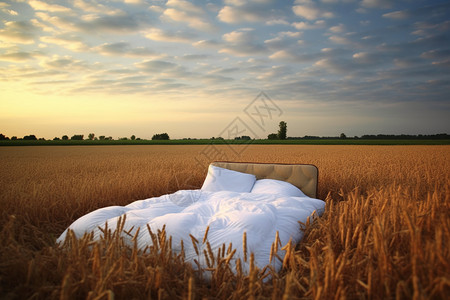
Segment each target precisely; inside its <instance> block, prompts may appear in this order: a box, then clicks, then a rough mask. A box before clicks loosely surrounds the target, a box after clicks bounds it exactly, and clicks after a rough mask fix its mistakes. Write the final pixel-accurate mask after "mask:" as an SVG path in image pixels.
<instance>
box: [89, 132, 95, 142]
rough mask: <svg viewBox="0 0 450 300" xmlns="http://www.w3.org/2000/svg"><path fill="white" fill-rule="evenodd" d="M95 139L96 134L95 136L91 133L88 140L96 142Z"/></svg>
mask: <svg viewBox="0 0 450 300" xmlns="http://www.w3.org/2000/svg"><path fill="white" fill-rule="evenodd" d="M94 137H95V134H94V133H89V135H88V139H89V140H91V141H93V140H94Z"/></svg>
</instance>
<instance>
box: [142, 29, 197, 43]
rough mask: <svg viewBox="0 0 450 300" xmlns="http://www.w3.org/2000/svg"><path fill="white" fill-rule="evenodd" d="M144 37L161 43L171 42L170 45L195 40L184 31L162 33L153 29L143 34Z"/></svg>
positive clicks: (193, 36) (190, 34)
mask: <svg viewBox="0 0 450 300" xmlns="http://www.w3.org/2000/svg"><path fill="white" fill-rule="evenodd" d="M145 37H146V38H148V39H150V40H154V41H161V42H171V43H191V42H192V41H193V39H194V38H195V35H194V34H192V33H188V32H184V31H175V32H173V31H164V30H162V29H157V28H153V29H151V30H149V31H148V32H147V33H145Z"/></svg>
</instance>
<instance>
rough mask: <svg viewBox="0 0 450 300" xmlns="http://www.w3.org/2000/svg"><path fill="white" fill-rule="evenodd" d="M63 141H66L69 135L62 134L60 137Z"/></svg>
mask: <svg viewBox="0 0 450 300" xmlns="http://www.w3.org/2000/svg"><path fill="white" fill-rule="evenodd" d="M61 139H62V140H63V141H67V140H68V139H69V137H68V136H67V135H63V136H62V138H61Z"/></svg>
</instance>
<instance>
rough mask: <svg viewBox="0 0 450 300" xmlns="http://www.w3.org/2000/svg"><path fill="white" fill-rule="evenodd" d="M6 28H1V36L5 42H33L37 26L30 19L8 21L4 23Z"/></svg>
mask: <svg viewBox="0 0 450 300" xmlns="http://www.w3.org/2000/svg"><path fill="white" fill-rule="evenodd" d="M4 26H5V27H4V29H0V37H1V38H2V40H3V42H7V43H19V44H33V43H34V39H35V34H36V29H37V28H36V27H35V26H34V25H33V24H32V23H31V22H28V21H8V22H5V23H4Z"/></svg>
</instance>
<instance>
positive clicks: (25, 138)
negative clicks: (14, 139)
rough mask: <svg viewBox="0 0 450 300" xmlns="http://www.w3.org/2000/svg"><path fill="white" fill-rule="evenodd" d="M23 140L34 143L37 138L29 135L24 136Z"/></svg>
mask: <svg viewBox="0 0 450 300" xmlns="http://www.w3.org/2000/svg"><path fill="white" fill-rule="evenodd" d="M23 139H24V140H28V141H36V140H37V138H36V136H35V135H34V134H30V135H26V136H24V137H23Z"/></svg>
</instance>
